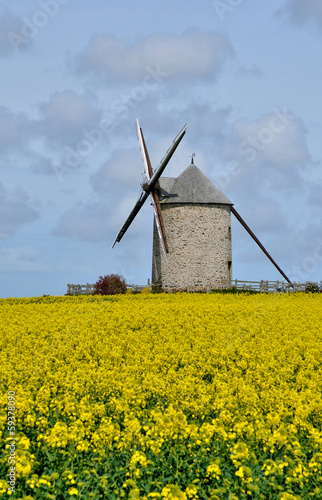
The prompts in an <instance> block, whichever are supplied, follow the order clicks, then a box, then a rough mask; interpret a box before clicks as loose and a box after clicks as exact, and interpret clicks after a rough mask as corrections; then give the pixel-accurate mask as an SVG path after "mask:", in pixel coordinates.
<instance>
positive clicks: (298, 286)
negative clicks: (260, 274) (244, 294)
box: [232, 280, 317, 293]
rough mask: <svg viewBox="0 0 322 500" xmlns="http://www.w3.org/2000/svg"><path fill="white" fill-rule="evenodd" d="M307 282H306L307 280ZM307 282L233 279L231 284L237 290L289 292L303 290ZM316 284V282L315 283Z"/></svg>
mask: <svg viewBox="0 0 322 500" xmlns="http://www.w3.org/2000/svg"><path fill="white" fill-rule="evenodd" d="M307 283H308V282H307ZM307 283H296V282H294V283H288V282H286V281H264V280H261V281H243V280H234V281H232V285H233V286H234V287H235V288H237V290H255V291H257V292H262V293H265V292H266V293H267V292H274V293H281V292H282V293H289V292H305V290H306V289H307ZM316 285H317V283H316Z"/></svg>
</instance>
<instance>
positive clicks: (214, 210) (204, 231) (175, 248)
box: [152, 158, 232, 290]
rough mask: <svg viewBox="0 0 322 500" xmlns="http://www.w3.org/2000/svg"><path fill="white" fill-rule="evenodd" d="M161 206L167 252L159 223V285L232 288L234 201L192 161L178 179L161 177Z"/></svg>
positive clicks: (155, 275) (155, 269)
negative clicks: (166, 251) (160, 236)
mask: <svg viewBox="0 0 322 500" xmlns="http://www.w3.org/2000/svg"><path fill="white" fill-rule="evenodd" d="M160 205H161V210H162V218H163V222H164V226H165V228H166V237H167V244H168V249H169V252H168V254H167V256H166V257H165V255H164V253H163V251H162V247H161V243H160V238H159V236H158V231H157V227H156V224H155V226H154V235H153V258H152V284H153V286H154V287H156V288H160V289H163V290H169V289H186V288H189V290H198V289H207V288H208V289H210V288H222V287H225V288H226V287H230V285H231V279H232V250H231V207H232V202H231V201H230V200H229V199H228V198H227V197H226V196H225V195H224V193H222V192H221V191H220V189H219V188H218V187H217V186H215V184H214V183H213V182H211V181H210V179H208V178H207V177H206V176H205V175H204V174H203V173H202V172H201V170H200V169H199V168H198V167H197V166H196V165H194V161H193V158H192V162H191V165H190V166H189V167H188V168H186V170H184V172H182V174H181V175H180V176H179V177H178V178H176V179H175V178H169V177H161V178H160Z"/></svg>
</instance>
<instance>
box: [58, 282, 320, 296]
mask: <svg viewBox="0 0 322 500" xmlns="http://www.w3.org/2000/svg"><path fill="white" fill-rule="evenodd" d="M309 285H310V286H312V285H314V286H316V287H317V288H318V284H317V283H313V282H311V281H307V282H306V283H296V282H294V283H288V282H286V281H264V280H261V281H245V280H237V279H236V280H232V282H231V286H232V287H234V288H237V290H250V291H257V292H261V293H268V292H271V293H290V292H305V291H306V290H308V289H309V288H308V286H309ZM150 286H151V285H150V282H149V281H148V284H147V285H134V284H132V285H127V289H128V290H131V291H133V292H141V291H142V290H144V289H145V288H147V287H150ZM215 288H216V287H215V286H211V285H202V284H200V285H198V286H196V285H193V284H188V285H187V286H185V287H184V291H187V292H196V291H198V292H207V293H209V292H211V290H213V289H215ZM224 288H227V287H224ZM94 289H95V284H90V283H87V284H86V285H72V284H70V283H68V285H67V294H68V295H91V294H93V293H94ZM151 289H153V285H152V288H151ZM163 289H164V290H165V291H169V292H171V291H174V292H176V291H180V290H179V289H178V288H174V287H171V285H164V286H163ZM182 291H183V290H182Z"/></svg>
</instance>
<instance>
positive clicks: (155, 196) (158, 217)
mask: <svg viewBox="0 0 322 500" xmlns="http://www.w3.org/2000/svg"><path fill="white" fill-rule="evenodd" d="M136 127H137V134H138V139H139V143H140V150H141V155H142V160H143V164H144V168H145V173H146V177H147V180H148V181H150V180H151V178H152V176H153V169H152V165H151V161H150V157H149V153H148V149H147V147H146V144H145V140H144V135H143V131H142V129H141V128H140V125H139V120H138V119H137V120H136ZM150 195H151V201H152V206H153V210H154V216H155V222H156V226H157V231H158V234H159V238H160V243H161V248H162V251H163V254H164V257H165V260H166V261H167V260H168V259H167V253H168V252H169V249H168V243H167V237H166V234H165V230H164V223H163V217H162V212H161V206H160V198H159V183H158V182H157V183H156V185H155V187H154V188H153V189H152V190H151V192H150Z"/></svg>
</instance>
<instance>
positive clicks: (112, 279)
mask: <svg viewBox="0 0 322 500" xmlns="http://www.w3.org/2000/svg"><path fill="white" fill-rule="evenodd" d="M126 290H127V287H126V281H125V279H124V278H123V276H120V275H119V274H108V275H106V276H100V277H99V278H98V280H97V282H96V283H95V291H94V295H117V294H119V293H125V292H126Z"/></svg>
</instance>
